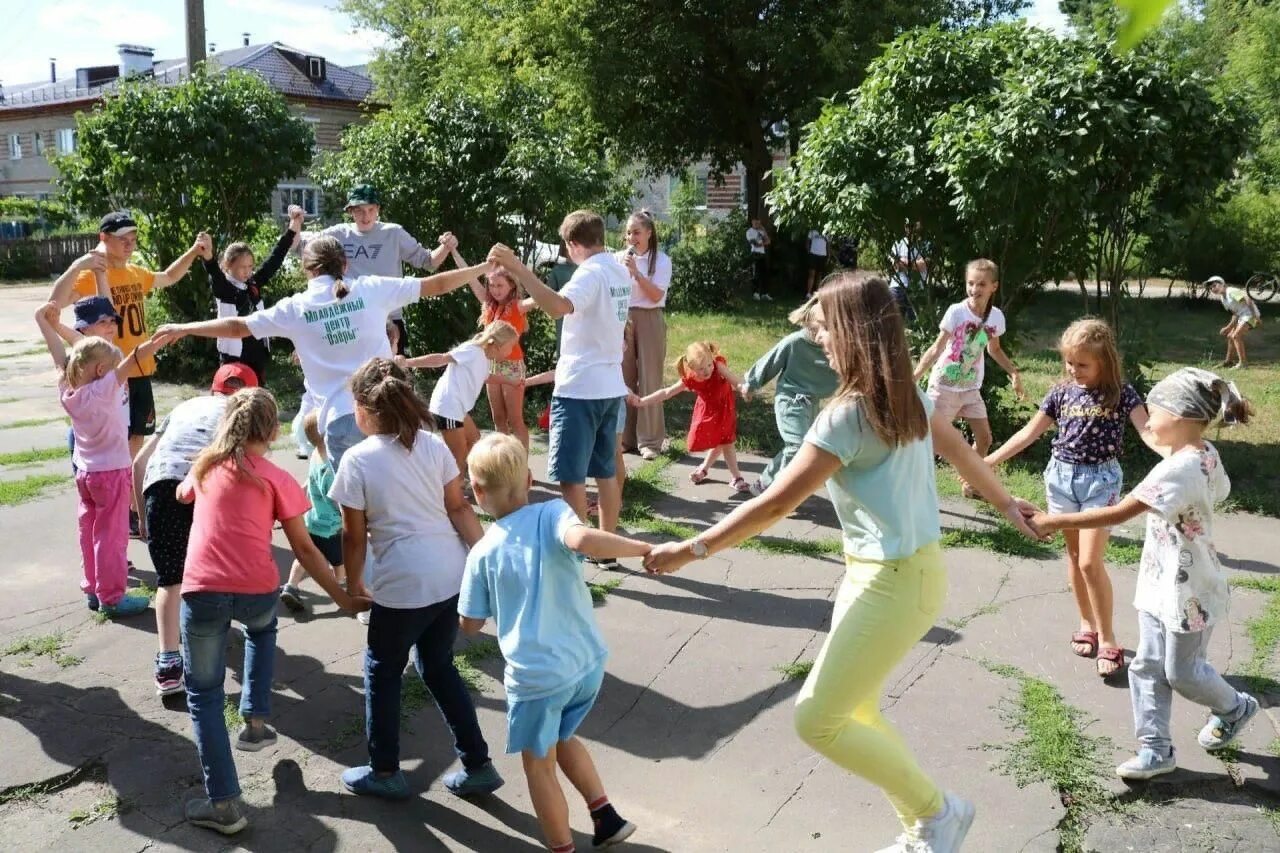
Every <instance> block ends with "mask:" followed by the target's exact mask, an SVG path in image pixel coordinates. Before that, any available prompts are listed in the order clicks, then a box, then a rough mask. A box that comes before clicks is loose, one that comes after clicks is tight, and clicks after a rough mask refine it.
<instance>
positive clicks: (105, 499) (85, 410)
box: [36, 297, 168, 619]
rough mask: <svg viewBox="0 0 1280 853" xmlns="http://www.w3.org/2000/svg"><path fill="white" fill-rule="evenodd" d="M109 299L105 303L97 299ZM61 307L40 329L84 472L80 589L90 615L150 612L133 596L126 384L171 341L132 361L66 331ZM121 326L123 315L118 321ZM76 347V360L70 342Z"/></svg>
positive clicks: (47, 311)
mask: <svg viewBox="0 0 1280 853" xmlns="http://www.w3.org/2000/svg"><path fill="white" fill-rule="evenodd" d="M95 298H99V299H101V297H95ZM58 314H59V311H58V307H57V306H56V305H55V304H53V303H48V304H46V305H44V306H42V307H41V308H40V310H39V311H37V312H36V325H38V326H39V327H40V333H41V334H42V335H43V336H44V341H45V345H46V346H47V347H48V348H49V355H50V356H52V358H53V363H54V366H55V367H57V368H58V371H59V374H58V395H59V398H60V400H61V403H62V408H63V409H64V410H65V411H66V413H67V414H68V415H69V416H70V417H71V430H72V434H73V436H74V439H75V440H74V448H73V450H72V454H71V461H72V464H73V465H74V466H75V471H76V491H77V492H78V493H79V496H80V509H79V513H78V519H79V528H80V556H81V559H82V560H83V563H84V578H83V579H82V580H81V582H80V589H81V590H82V591H83V592H84V594H85V598H86V600H87V601H88V604H89V607H90V609H93V610H100V611H101V612H103V613H105V614H106V615H107V616H109V617H111V618H113V619H114V618H117V617H121V616H134V615H136V614H138V613H141V612H143V611H144V610H146V609H147V608H148V606H149V604H150V600H149V599H148V598H147V597H146V596H138V595H126V594H125V588H126V586H127V584H128V577H129V561H128V546H129V507H130V503H131V500H132V497H133V458H132V457H131V456H130V454H129V392H128V389H127V387H126V382H127V380H128V378H129V375H130V371H132V370H133V369H134V367H135V365H136V363H137V361H138V359H142V358H148V357H150V356H151V355H152V354H153V353H155V351H156V350H158V349H160V347H162V346H164V344H165V343H166V342H167V340H168V339H167V338H159V337H154V338H151V339H150V340H147V341H145V342H143V343H141V344H139V345H138V346H137V348H135V349H134V351H133V352H132V353H131V354H130V355H129V356H127V357H121V355H120V350H118V349H116V347H115V346H114V345H112V344H111V343H108V342H107V341H105V340H103V339H102V338H99V337H84V336H83V335H80V334H79V333H77V332H74V331H72V330H70V329H68V328H66V327H65V326H63V325H62V324H61V322H60V321H59V319H58ZM115 317H116V319H117V320H118V319H119V315H118V314H117V315H115ZM64 339H66V340H70V341H74V342H75V343H74V344H73V345H72V347H71V351H70V352H69V353H68V352H67V350H66V347H65V345H64V343H63V340H64Z"/></svg>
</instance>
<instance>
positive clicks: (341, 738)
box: [324, 714, 364, 752]
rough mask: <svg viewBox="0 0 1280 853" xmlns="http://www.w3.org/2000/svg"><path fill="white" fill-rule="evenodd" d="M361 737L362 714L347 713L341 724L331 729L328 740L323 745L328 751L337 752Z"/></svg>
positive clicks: (362, 734)
mask: <svg viewBox="0 0 1280 853" xmlns="http://www.w3.org/2000/svg"><path fill="white" fill-rule="evenodd" d="M362 737H364V715H363V714H347V716H346V719H345V720H344V721H343V723H342V725H340V726H338V727H337V728H336V729H334V730H333V732H332V733H331V734H330V735H329V738H328V740H326V741H325V742H324V746H325V749H326V750H327V751H329V752H338V751H339V750H343V749H346V748H347V747H349V746H351V745H352V744H354V743H355V742H356V741H357V740H358V739H360V738H362Z"/></svg>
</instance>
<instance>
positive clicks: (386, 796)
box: [342, 779, 413, 800]
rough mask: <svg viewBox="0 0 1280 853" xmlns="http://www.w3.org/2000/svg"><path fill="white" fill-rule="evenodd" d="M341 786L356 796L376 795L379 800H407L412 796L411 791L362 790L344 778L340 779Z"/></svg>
mask: <svg viewBox="0 0 1280 853" xmlns="http://www.w3.org/2000/svg"><path fill="white" fill-rule="evenodd" d="M342 787H344V788H346V789H347V790H348V791H350V792H351V793H353V794H355V795H356V796H357V797H377V798H378V799H380V800H407V799H409V798H410V797H412V796H413V792H411V791H405V792H404V793H403V794H398V793H396V794H393V793H390V792H388V791H375V790H370V789H365V790H362V789H360V788H357V787H355V786H354V785H349V784H347V781H346V780H345V779H343V780H342Z"/></svg>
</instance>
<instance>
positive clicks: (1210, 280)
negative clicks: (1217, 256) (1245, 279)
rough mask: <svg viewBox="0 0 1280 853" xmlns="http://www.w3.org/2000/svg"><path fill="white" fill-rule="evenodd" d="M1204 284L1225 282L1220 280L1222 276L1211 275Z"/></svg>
mask: <svg viewBox="0 0 1280 853" xmlns="http://www.w3.org/2000/svg"><path fill="white" fill-rule="evenodd" d="M1205 284H1226V282H1225V281H1223V280H1222V276H1220V275H1211V276H1209V278H1208V279H1207V280H1206V281H1205Z"/></svg>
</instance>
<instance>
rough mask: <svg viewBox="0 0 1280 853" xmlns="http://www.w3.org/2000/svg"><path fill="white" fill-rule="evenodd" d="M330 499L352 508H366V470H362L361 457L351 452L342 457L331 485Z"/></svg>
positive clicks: (339, 504)
mask: <svg viewBox="0 0 1280 853" xmlns="http://www.w3.org/2000/svg"><path fill="white" fill-rule="evenodd" d="M329 500H331V501H333V502H334V503H336V504H337V505H338V506H346V507H350V508H351V509H359V510H363V509H364V508H365V502H364V472H363V471H362V470H360V460H359V457H356V456H353V455H352V454H350V453H348V454H347V455H345V456H343V457H342V464H341V465H339V466H338V472H337V473H336V474H334V475H333V485H331V486H330V487H329Z"/></svg>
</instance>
